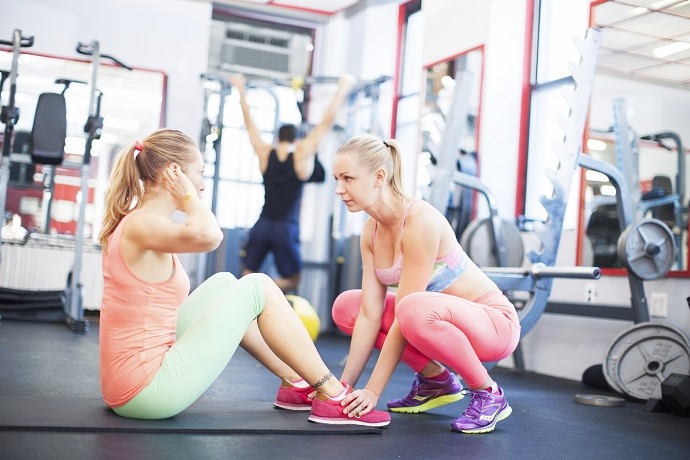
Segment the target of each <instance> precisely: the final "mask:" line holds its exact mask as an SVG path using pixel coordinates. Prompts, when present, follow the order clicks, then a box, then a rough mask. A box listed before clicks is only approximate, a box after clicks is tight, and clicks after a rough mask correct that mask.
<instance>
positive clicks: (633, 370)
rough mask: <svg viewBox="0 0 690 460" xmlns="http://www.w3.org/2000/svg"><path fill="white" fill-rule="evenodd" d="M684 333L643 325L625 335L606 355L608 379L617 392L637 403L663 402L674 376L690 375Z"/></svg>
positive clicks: (658, 325)
mask: <svg viewBox="0 0 690 460" xmlns="http://www.w3.org/2000/svg"><path fill="white" fill-rule="evenodd" d="M688 343H689V342H688V338H687V337H686V336H685V334H684V333H683V331H681V330H680V329H678V328H676V327H674V326H671V325H668V324H662V323H640V324H636V325H634V326H633V327H631V328H629V329H627V330H625V331H623V332H622V333H621V334H619V335H618V336H617V337H616V338H615V339H614V340H613V342H611V344H610V345H609V346H608V348H607V349H606V352H605V353H604V366H603V369H604V378H605V379H606V381H607V382H608V384H609V385H610V386H611V388H613V389H614V390H616V391H618V392H620V393H623V394H625V395H628V396H630V397H632V398H634V399H638V400H647V399H651V398H655V399H660V398H661V382H663V381H664V379H666V377H668V376H669V375H670V374H673V373H678V374H689V373H690V345H689V344H688Z"/></svg>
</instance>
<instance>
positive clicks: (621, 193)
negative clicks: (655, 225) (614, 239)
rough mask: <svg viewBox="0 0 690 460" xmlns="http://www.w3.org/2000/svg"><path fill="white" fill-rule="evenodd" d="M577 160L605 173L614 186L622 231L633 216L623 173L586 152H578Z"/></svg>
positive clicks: (589, 167)
mask: <svg viewBox="0 0 690 460" xmlns="http://www.w3.org/2000/svg"><path fill="white" fill-rule="evenodd" d="M578 162H579V164H580V166H582V167H583V168H587V169H591V170H592V171H598V172H600V173H602V174H604V175H606V177H608V178H609V180H610V181H611V183H612V184H613V186H614V188H615V189H616V190H617V193H616V208H617V209H618V224H619V226H620V230H621V232H622V231H623V230H625V229H626V228H627V227H628V225H630V224H631V223H632V222H633V220H634V218H635V217H634V213H633V207H632V201H631V200H630V198H629V191H628V185H627V181H626V180H625V177H624V176H623V173H622V172H621V171H620V170H619V169H618V168H616V167H615V166H613V165H612V164H611V163H607V162H605V161H601V160H597V159H596V158H594V157H592V156H591V155H588V154H586V153H581V154H580V158H579V159H578Z"/></svg>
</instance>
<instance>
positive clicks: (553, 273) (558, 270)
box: [482, 263, 601, 280]
mask: <svg viewBox="0 0 690 460" xmlns="http://www.w3.org/2000/svg"><path fill="white" fill-rule="evenodd" d="M482 271H483V272H484V273H486V274H487V275H489V276H494V277H500V276H501V275H508V276H531V277H533V278H537V279H538V278H571V279H594V280H596V279H599V278H601V269H600V268H599V267H575V266H572V267H569V266H564V267H553V266H548V265H544V264H541V263H537V264H533V265H531V266H530V267H482Z"/></svg>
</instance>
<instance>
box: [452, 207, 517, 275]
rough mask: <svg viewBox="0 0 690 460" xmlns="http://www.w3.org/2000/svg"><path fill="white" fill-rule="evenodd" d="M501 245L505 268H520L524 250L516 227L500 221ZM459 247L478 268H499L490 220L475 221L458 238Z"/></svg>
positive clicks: (503, 220)
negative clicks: (504, 256)
mask: <svg viewBox="0 0 690 460" xmlns="http://www.w3.org/2000/svg"><path fill="white" fill-rule="evenodd" d="M501 228H502V231H503V244H504V246H505V248H506V264H507V265H505V266H506V267H520V266H522V260H523V259H524V257H525V248H524V245H523V243H522V237H521V236H520V230H518V228H517V226H516V225H515V224H514V223H512V222H510V221H508V220H505V219H501ZM460 246H462V248H463V249H464V250H465V252H466V253H467V255H468V256H469V258H470V259H472V261H474V263H475V264H477V265H478V266H480V267H499V266H500V265H499V264H498V257H497V255H496V248H495V245H494V238H493V232H492V226H491V219H490V218H488V217H486V218H484V219H475V220H473V221H472V222H470V224H469V225H468V226H467V228H466V229H465V231H464V232H462V236H461V237H460Z"/></svg>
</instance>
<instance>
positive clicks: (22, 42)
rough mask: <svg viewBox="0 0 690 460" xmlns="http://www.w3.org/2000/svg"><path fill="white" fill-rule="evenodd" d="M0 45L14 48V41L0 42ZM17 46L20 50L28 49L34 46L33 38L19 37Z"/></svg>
mask: <svg viewBox="0 0 690 460" xmlns="http://www.w3.org/2000/svg"><path fill="white" fill-rule="evenodd" d="M0 45H7V46H14V41H13V40H0ZM19 46H20V47H21V48H29V47H31V46H34V37H33V36H31V37H20V38H19Z"/></svg>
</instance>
